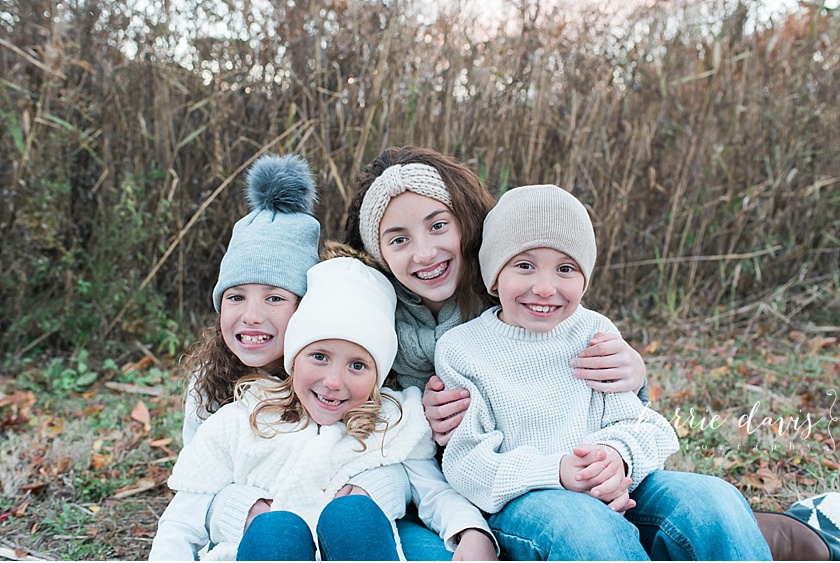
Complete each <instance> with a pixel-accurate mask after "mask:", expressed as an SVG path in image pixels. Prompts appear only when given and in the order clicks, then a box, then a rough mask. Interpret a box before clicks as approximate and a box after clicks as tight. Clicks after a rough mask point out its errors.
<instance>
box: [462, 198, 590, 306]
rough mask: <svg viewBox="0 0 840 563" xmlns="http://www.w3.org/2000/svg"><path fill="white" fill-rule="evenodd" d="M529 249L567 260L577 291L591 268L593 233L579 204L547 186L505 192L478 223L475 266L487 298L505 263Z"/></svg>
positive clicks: (586, 280) (588, 277)
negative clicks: (573, 265) (573, 266)
mask: <svg viewBox="0 0 840 563" xmlns="http://www.w3.org/2000/svg"><path fill="white" fill-rule="evenodd" d="M532 248H553V249H555V250H559V251H560V252H565V253H566V254H568V255H569V256H570V257H572V258H573V259H574V260H575V262H577V263H578V266H580V268H581V271H582V272H583V278H584V286H583V290H584V291H586V288H587V287H589V280H590V277H591V275H592V269H593V268H594V267H595V256H596V254H597V248H596V246H595V231H594V230H593V228H592V221H590V219H589V214H588V213H587V211H586V208H585V207H584V206H583V204H582V203H581V202H579V201H578V200H577V198H576V197H575V196H573V195H572V194H570V193H569V192H567V191H566V190H564V189H562V188H558V187H557V186H554V185H551V184H544V185H539V186H522V187H520V188H514V189H512V190H510V191H509V192H506V193H505V194H504V195H503V196H502V197H501V198H499V202H498V203H497V204H496V207H494V208H493V209H492V210H491V211H490V213H488V214H487V217H486V218H485V219H484V231H483V238H482V243H481V250H479V252H478V260H479V263H480V264H481V278H482V279H483V280H484V285H485V286H486V287H487V291H489V292H490V294H491V295H498V292H497V291H496V290H494V289H492V288H493V285H495V283H496V279H497V278H498V277H499V272H500V271H501V269H502V268H503V267H504V266H505V264H507V263H508V261H509V260H510V259H511V258H513V257H514V256H516V255H517V254H519V253H520V252H524V251H526V250H530V249H532Z"/></svg>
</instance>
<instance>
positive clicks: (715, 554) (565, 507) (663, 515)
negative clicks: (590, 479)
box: [489, 471, 771, 561]
mask: <svg viewBox="0 0 840 563" xmlns="http://www.w3.org/2000/svg"><path fill="white" fill-rule="evenodd" d="M630 496H631V498H633V500H635V501H636V507H635V508H634V509H632V510H629V511H628V512H627V514H626V517H622V516H621V515H620V514H618V513H616V512H614V511H612V510H611V509H609V508H608V507H607V506H606V505H605V504H604V503H602V502H601V501H599V500H596V499H594V498H592V497H590V496H588V495H585V494H582V493H573V492H569V491H559V490H558V491H555V490H543V491H532V492H530V493H527V494H525V495H523V496H521V497H519V498H518V499H516V500H513V501H511V502H510V503H508V504H507V505H506V506H505V507H504V508H503V509H502V510H501V512H499V513H497V514H494V515H492V516H490V519H489V523H490V527H491V529H492V530H493V532H494V533H495V534H496V538H497V539H498V541H499V544H500V545H501V548H502V552H503V553H504V554H505V555H506V556H508V557H509V558H510V559H516V560H558V559H578V560H592V559H599V560H615V559H628V560H642V559H647V557H648V556H650V558H651V559H654V560H683V561H684V560H718V561H723V560H727V561H736V560H754V561H757V560H770V559H771V556H770V549H769V548H768V547H767V543H766V542H765V541H764V536H762V535H761V531H760V530H759V529H758V525H757V524H756V522H755V517H754V516H753V514H752V511H751V510H750V508H749V505H748V504H747V502H746V501H745V500H744V497H743V496H742V495H741V493H739V492H738V490H737V489H735V487H733V486H732V485H730V484H729V483H727V482H726V481H724V480H722V479H718V478H717V477H710V476H708V475H699V474H697V473H684V472H677V471H654V472H653V473H651V474H650V475H648V477H647V478H646V479H645V480H644V481H642V483H641V484H640V485H639V486H638V487H637V488H636V489H635V490H634V491H633V493H632V494H631V495H630Z"/></svg>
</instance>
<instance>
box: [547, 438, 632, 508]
mask: <svg viewBox="0 0 840 563" xmlns="http://www.w3.org/2000/svg"><path fill="white" fill-rule="evenodd" d="M567 458H569V459H568V461H567ZM563 462H566V464H567V467H566V475H565V476H564V475H563ZM560 467H561V484H562V485H563V486H564V487H566V488H567V489H569V487H567V486H566V482H569V483H571V484H572V488H571V489H570V490H574V491H577V492H585V493H588V494H589V495H591V496H593V497H594V498H597V499H598V500H601V501H603V502H605V503H607V504H608V505H609V507H610V508H612V509H613V510H615V511H616V512H621V513H622V514H623V513H624V512H625V511H627V510H630V509H631V508H633V507H634V506H636V501H634V500H632V499H631V498H630V493H629V491H628V487H629V486H630V484H631V483H632V482H633V480H632V479H630V478H629V477H627V476H626V475H625V469H624V460H623V459H621V456H620V455H619V453H618V452H617V451H616V450H614V449H613V448H611V447H609V446H603V445H591V444H581V445H579V446H578V447H576V448H575V449H574V450H573V452H572V454H571V455H567V456H565V457H564V458H563V460H562V461H561V465H560ZM564 478H565V479H567V481H563V479H564Z"/></svg>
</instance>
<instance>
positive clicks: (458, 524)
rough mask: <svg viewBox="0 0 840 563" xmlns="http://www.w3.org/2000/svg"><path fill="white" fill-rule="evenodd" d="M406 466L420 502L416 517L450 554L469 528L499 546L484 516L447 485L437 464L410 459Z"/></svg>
mask: <svg viewBox="0 0 840 563" xmlns="http://www.w3.org/2000/svg"><path fill="white" fill-rule="evenodd" d="M403 463H404V465H405V471H406V473H407V474H408V476H409V481H410V482H411V492H412V496H413V498H414V502H415V503H417V515H418V516H419V517H420V520H422V521H423V523H424V524H425V525H426V527H428V528H430V529H432V530H434V531H436V532H438V534H439V535H440V537H441V538H442V539H443V541H444V542H445V544H446V548H447V549H448V550H449V551H455V548H456V547H458V543H457V541H456V539H457V537H458V534H460V533H461V532H463V531H464V530H467V529H469V528H477V529H479V530H483V531H484V532H486V533H487V535H489V536H490V537H491V538H493V542H494V543H496V538H495V537H494V536H493V533H492V532H491V531H490V526H488V525H487V521H486V520H485V519H484V516H482V514H481V512H479V510H478V509H477V508H476V507H475V506H473V505H472V504H470V502H469V501H468V500H467V499H465V498H464V497H462V496H461V495H460V494H458V492H457V491H456V490H455V489H453V488H452V486H451V485H450V484H449V483H447V482H446V479H445V478H444V476H443V473H441V471H440V468H439V467H438V464H437V461H435V460H434V459H411V460H408V461H405V462H403ZM496 553H497V554H498V553H499V546H498V544H496Z"/></svg>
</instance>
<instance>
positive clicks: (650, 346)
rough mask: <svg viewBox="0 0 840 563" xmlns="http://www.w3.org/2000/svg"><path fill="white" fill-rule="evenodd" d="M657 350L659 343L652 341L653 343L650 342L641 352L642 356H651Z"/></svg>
mask: <svg viewBox="0 0 840 563" xmlns="http://www.w3.org/2000/svg"><path fill="white" fill-rule="evenodd" d="M657 348H659V341H658V340H654V341H653V342H651V343H650V344H648V345H647V346H645V349H644V350H642V354H645V355H648V356H650V355H651V354H656V349H657Z"/></svg>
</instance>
